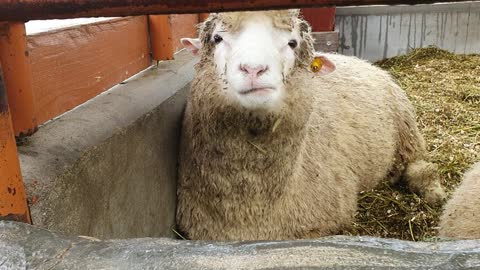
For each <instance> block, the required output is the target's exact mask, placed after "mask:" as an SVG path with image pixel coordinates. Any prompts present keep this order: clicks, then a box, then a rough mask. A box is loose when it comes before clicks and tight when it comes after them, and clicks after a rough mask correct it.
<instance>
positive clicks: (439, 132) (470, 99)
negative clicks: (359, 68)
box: [345, 48, 480, 241]
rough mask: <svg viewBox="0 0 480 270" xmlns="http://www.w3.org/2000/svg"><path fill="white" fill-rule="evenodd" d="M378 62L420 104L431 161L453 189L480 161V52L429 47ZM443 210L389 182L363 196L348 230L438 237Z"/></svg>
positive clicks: (415, 237)
mask: <svg viewBox="0 0 480 270" xmlns="http://www.w3.org/2000/svg"><path fill="white" fill-rule="evenodd" d="M377 65H378V66H380V67H382V68H384V69H385V70H387V71H389V72H390V74H392V76H393V77H394V78H395V79H396V81H397V82H398V83H399V84H400V86H401V87H402V88H403V89H404V90H405V91H406V92H407V94H408V96H409V98H410V100H411V101H412V103H413V104H414V106H415V108H416V110H417V118H418V123H419V126H420V129H421V131H422V133H423V134H424V136H425V140H426V141H427V145H428V151H429V154H430V160H431V161H433V162H435V163H436V164H438V165H439V168H440V174H441V177H442V183H443V185H444V187H445V188H446V189H447V191H448V192H449V193H450V192H451V191H452V190H453V189H454V188H455V187H456V186H457V184H458V183H459V181H460V180H461V177H462V175H463V172H464V171H465V170H466V169H467V168H468V167H469V166H470V165H471V164H472V163H474V162H475V161H478V160H480V55H454V54H452V53H449V52H447V51H443V50H440V49H437V48H425V49H416V50H413V51H412V52H411V53H409V54H407V55H403V56H398V57H394V58H390V59H386V60H383V61H380V62H378V63H377ZM440 213H441V207H439V206H437V207H435V206H431V205H428V204H427V203H426V202H425V201H424V200H422V199H421V198H419V197H418V196H416V195H415V194H412V193H410V192H409V191H408V190H406V189H404V188H403V187H402V186H394V185H390V184H389V183H383V184H381V185H380V186H379V187H377V188H376V189H374V190H371V191H368V192H364V193H362V194H361V196H360V199H359V211H358V213H357V215H356V222H355V223H354V226H353V228H352V229H351V230H350V231H348V232H345V233H346V234H352V235H371V236H379V237H391V238H399V239H405V240H415V241H428V240H432V238H434V236H435V235H436V226H437V222H438V217H439V214H440Z"/></svg>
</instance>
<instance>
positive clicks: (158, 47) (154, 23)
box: [148, 15, 174, 61]
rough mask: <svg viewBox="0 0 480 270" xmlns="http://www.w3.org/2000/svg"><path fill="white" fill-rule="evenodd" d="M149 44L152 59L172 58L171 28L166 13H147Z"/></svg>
mask: <svg viewBox="0 0 480 270" xmlns="http://www.w3.org/2000/svg"><path fill="white" fill-rule="evenodd" d="M148 25H149V28H150V44H151V48H152V58H153V59H154V60H157V61H160V60H172V59H173V53H174V51H173V43H172V28H171V25H170V20H169V16H168V15H149V16H148Z"/></svg>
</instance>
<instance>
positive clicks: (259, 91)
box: [240, 87, 275, 95]
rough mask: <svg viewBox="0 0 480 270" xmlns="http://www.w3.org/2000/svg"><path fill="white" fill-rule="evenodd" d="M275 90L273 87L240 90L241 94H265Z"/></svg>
mask: <svg viewBox="0 0 480 270" xmlns="http://www.w3.org/2000/svg"><path fill="white" fill-rule="evenodd" d="M273 91H275V88H273V87H257V88H250V89H247V90H242V91H240V94H241V95H252V94H254V95H264V94H268V93H271V92H273Z"/></svg>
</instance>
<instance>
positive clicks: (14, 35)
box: [0, 22, 37, 136]
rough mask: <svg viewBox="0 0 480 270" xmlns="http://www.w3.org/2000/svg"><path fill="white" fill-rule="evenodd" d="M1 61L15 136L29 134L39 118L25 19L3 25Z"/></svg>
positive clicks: (0, 44)
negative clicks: (37, 115)
mask: <svg viewBox="0 0 480 270" xmlns="http://www.w3.org/2000/svg"><path fill="white" fill-rule="evenodd" d="M0 60H1V63H2V66H3V75H4V81H5V86H6V88H7V96H8V100H9V102H10V104H9V106H10V113H11V116H12V121H13V128H14V131H15V136H24V135H30V134H32V133H34V132H35V131H36V129H37V120H36V119H35V103H34V97H33V92H32V76H31V69H30V59H29V54H28V51H27V41H26V35H25V24H24V23H23V22H8V23H1V24H0Z"/></svg>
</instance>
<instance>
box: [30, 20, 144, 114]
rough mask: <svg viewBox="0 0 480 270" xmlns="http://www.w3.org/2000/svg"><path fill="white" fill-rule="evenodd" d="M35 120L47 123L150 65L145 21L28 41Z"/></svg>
mask: <svg viewBox="0 0 480 270" xmlns="http://www.w3.org/2000/svg"><path fill="white" fill-rule="evenodd" d="M28 50H29V52H30V58H31V65H32V86H33V93H34V97H35V101H36V105H37V106H36V113H35V115H36V118H37V120H38V123H43V122H45V121H48V120H50V119H52V118H53V117H55V116H58V115H60V114H62V113H64V112H65V111H68V110H70V109H72V108H74V107H75V106H77V105H79V104H81V103H83V102H85V101H87V100H88V99H90V98H92V97H94V96H96V95H98V94H99V93H101V92H103V91H105V90H107V89H109V88H110V87H112V86H113V85H115V84H117V83H119V82H121V81H123V80H125V79H126V78H128V77H130V76H132V75H134V74H136V73H138V72H139V71H141V70H143V69H145V68H146V67H148V66H149V65H150V64H151V60H150V57H149V44H148V29H147V19H146V17H144V16H142V17H127V18H120V19H114V20H111V21H104V22H99V23H95V24H88V25H82V26H76V27H71V28H67V29H61V30H57V31H54V32H46V33H41V34H38V35H32V36H29V37H28Z"/></svg>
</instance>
